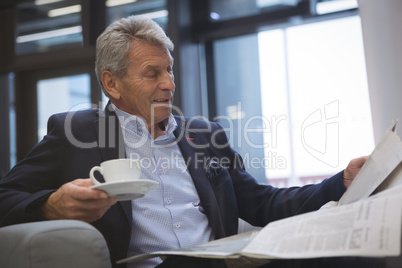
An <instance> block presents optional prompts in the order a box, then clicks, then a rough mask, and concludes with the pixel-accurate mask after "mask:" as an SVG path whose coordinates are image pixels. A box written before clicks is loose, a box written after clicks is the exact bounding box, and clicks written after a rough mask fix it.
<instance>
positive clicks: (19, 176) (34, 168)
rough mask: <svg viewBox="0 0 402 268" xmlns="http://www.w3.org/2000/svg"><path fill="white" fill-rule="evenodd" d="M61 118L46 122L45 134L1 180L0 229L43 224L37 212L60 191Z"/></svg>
mask: <svg viewBox="0 0 402 268" xmlns="http://www.w3.org/2000/svg"><path fill="white" fill-rule="evenodd" d="M59 117H60V116H58V115H54V116H52V117H51V118H50V119H49V121H48V134H47V135H46V136H45V137H44V138H43V140H42V141H41V142H40V143H38V144H37V145H36V146H35V147H34V148H33V149H32V150H31V151H30V152H29V153H28V155H27V156H26V157H25V158H24V159H23V160H22V161H21V162H19V163H18V164H17V165H16V166H15V167H14V168H12V169H11V170H10V171H9V172H8V173H7V174H6V176H5V177H4V178H3V179H2V180H0V226H4V225H10V224H16V223H24V222H32V221H39V220H44V218H42V217H41V216H39V215H38V214H37V213H36V208H37V206H38V205H40V204H41V203H42V202H44V201H46V200H47V198H48V196H49V195H50V194H51V193H53V192H54V191H55V190H56V189H58V188H59V187H60V184H61V182H60V180H59V178H60V173H61V172H62V168H61V163H62V162H63V150H64V146H65V145H64V143H65V142H64V139H63V137H64V133H63V122H64V120H63V119H62V118H59Z"/></svg>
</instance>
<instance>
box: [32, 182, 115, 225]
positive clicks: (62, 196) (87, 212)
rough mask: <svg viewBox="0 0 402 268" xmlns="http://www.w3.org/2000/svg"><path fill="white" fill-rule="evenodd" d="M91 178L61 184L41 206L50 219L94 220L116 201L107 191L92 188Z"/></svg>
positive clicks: (46, 216)
mask: <svg viewBox="0 0 402 268" xmlns="http://www.w3.org/2000/svg"><path fill="white" fill-rule="evenodd" d="M92 185H93V183H92V181H91V179H76V180H74V181H72V182H69V183H66V184H64V185H63V186H61V187H60V188H59V189H58V190H57V191H56V192H54V193H53V194H51V195H50V197H49V199H48V200H47V201H46V203H44V204H43V205H42V207H41V208H40V213H41V214H42V215H43V216H44V217H45V218H47V219H49V220H60V219H75V220H82V221H85V222H88V223H90V222H93V221H96V220H98V219H100V218H101V217H102V216H103V215H104V214H105V212H106V211H107V210H108V209H109V208H110V207H111V206H112V205H113V204H115V203H116V199H115V198H113V197H109V196H108V195H107V194H106V193H105V192H103V191H99V190H95V189H91V188H89V186H92Z"/></svg>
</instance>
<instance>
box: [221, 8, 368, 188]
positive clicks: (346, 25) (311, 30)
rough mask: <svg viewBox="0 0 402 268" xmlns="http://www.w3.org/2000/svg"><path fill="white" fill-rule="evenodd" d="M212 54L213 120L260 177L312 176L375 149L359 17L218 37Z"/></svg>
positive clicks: (282, 182)
mask: <svg viewBox="0 0 402 268" xmlns="http://www.w3.org/2000/svg"><path fill="white" fill-rule="evenodd" d="M214 55H215V77H216V90H217V92H216V98H217V101H216V102H217V111H218V114H220V115H225V116H226V117H223V118H217V119H218V121H219V122H221V123H222V125H224V127H225V128H226V130H228V131H230V132H231V133H228V136H229V137H231V138H230V139H231V142H232V145H233V146H234V147H235V148H236V149H237V150H238V151H239V152H240V153H241V154H242V155H243V157H244V159H245V164H246V168H247V169H248V170H249V171H250V173H252V174H253V175H254V176H255V177H256V178H257V179H259V181H260V182H269V183H270V184H273V185H277V186H290V185H303V184H307V183H315V182H318V181H320V180H322V179H323V178H325V177H327V176H329V175H332V174H334V173H336V172H338V171H340V170H342V169H343V168H344V167H346V165H347V163H348V162H349V161H350V160H351V159H352V158H355V157H358V156H361V155H365V154H369V153H370V152H371V150H372V149H373V147H374V137H373V130H372V123H371V111H370V106H369V96H368V87H367V82H366V75H365V61H364V53H363V44H362V37H361V32H360V20H359V17H357V16H353V17H346V18H342V19H336V20H329V21H323V22H316V23H311V24H303V25H298V26H289V27H285V28H281V29H274V30H269V31H265V32H260V33H259V34H256V35H248V36H242V37H235V38H230V39H225V40H220V41H215V42H214ZM258 115H262V116H258ZM227 118H230V119H231V121H230V120H228V119H227ZM226 121H227V122H226ZM240 121H242V123H239V122H240ZM238 124H240V125H241V127H238ZM229 127H232V129H228V128H229ZM239 129H241V132H239ZM240 133H241V134H242V135H243V136H244V138H245V139H246V140H244V142H241V143H239V142H238V138H236V137H234V136H236V135H239V134H240ZM261 170H264V172H265V174H261Z"/></svg>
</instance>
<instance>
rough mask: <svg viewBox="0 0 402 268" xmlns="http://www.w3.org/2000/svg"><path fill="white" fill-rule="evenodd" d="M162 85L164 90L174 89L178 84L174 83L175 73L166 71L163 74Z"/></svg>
mask: <svg viewBox="0 0 402 268" xmlns="http://www.w3.org/2000/svg"><path fill="white" fill-rule="evenodd" d="M160 87H161V89H162V90H169V91H174V89H175V87H176V85H175V83H174V75H173V74H172V73H169V72H166V73H165V74H164V75H163V78H162V82H161V84H160Z"/></svg>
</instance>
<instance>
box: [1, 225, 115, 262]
mask: <svg viewBox="0 0 402 268" xmlns="http://www.w3.org/2000/svg"><path fill="white" fill-rule="evenodd" d="M0 241H1V242H0V267H3V268H11V267H12V268H18V267H31V268H54V267H58V268H67V267H68V268H70V267H74V268H87V267H97V268H110V267H111V262H110V256H109V251H108V248H107V245H106V242H105V240H104V238H103V236H102V234H101V233H100V232H99V231H98V230H96V229H95V228H94V227H93V226H92V225H90V224H87V223H84V222H81V221H74V220H58V221H43V222H34V223H24V224H17V225H12V226H6V227H2V228H0Z"/></svg>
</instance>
